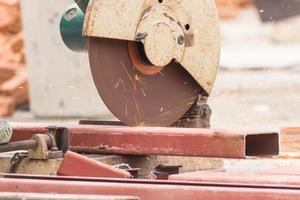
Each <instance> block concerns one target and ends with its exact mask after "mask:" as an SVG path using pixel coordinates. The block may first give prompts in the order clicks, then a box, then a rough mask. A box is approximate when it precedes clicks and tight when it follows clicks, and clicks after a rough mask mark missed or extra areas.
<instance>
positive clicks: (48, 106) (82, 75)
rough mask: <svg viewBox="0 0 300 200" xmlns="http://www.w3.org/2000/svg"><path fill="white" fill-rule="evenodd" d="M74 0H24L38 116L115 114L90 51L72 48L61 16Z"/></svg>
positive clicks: (33, 103) (34, 110)
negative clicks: (100, 88) (97, 82)
mask: <svg viewBox="0 0 300 200" xmlns="http://www.w3.org/2000/svg"><path fill="white" fill-rule="evenodd" d="M69 3H74V1H72V0H51V1H45V0H42V1H41V0H24V1H21V5H22V13H23V21H24V32H25V45H26V60H27V68H28V73H29V83H30V106H31V111H32V113H33V114H34V116H35V117H42V118H60V117H102V118H105V117H108V116H111V115H110V114H109V111H108V110H107V109H106V107H105V106H104V104H103V103H102V101H101V100H100V97H99V95H98V93H97V91H96V88H95V86H94V84H93V81H92V76H91V73H90V69H89V63H88V59H87V55H86V54H79V53H73V52H71V51H70V50H68V49H67V48H66V47H65V46H64V44H63V42H62V40H61V38H60V32H59V21H60V17H61V15H62V13H63V11H64V9H65V6H66V5H68V4H69Z"/></svg>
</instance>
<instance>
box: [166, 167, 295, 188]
mask: <svg viewBox="0 0 300 200" xmlns="http://www.w3.org/2000/svg"><path fill="white" fill-rule="evenodd" d="M169 180H171V181H190V182H201V183H227V184H235V185H245V184H250V185H253V186H255V185H262V186H279V187H286V186H295V187H297V188H298V189H300V176H299V175H297V174H293V175H288V174H285V175H280V174H267V173H257V172H247V173H242V172H225V171H198V172H188V173H182V174H176V175H171V176H170V177H169Z"/></svg>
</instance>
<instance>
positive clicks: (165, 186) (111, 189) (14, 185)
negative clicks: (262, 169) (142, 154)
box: [0, 176, 300, 200]
mask: <svg viewBox="0 0 300 200" xmlns="http://www.w3.org/2000/svg"><path fill="white" fill-rule="evenodd" d="M11 177H13V176H11ZM15 177H16V176H15ZM278 178H280V177H278ZM76 179H77V180H76ZM1 191H3V192H23V193H24V192H25V193H31V192H34V193H56V194H81V195H84V194H90V195H112V194H113V195H122V196H124V195H126V196H136V197H139V198H140V199H143V200H148V199H149V200H150V199H151V200H152V199H164V200H169V199H170V200H171V199H181V200H187V199H197V198H199V199H205V200H216V199H230V200H240V199H243V200H253V199H256V200H275V199H276V200H277V199H278V198H280V199H282V200H289V199H298V198H299V196H300V189H299V185H297V186H294V185H291V186H285V187H281V186H276V185H273V186H272V185H271V186H268V185H264V184H256V185H255V184H251V183H247V184H241V185H239V184H230V183H221V182H219V183H205V182H183V181H153V180H126V179H78V178H69V179H67V178H64V177H60V178H59V179H57V178H55V177H50V178H47V177H44V178H43V177H35V179H32V178H26V177H23V178H22V177H20V176H19V177H16V178H1V179H0V192H1Z"/></svg>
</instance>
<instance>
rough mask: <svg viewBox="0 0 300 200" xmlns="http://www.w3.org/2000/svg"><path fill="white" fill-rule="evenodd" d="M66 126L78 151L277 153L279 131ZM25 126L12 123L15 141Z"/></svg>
mask: <svg viewBox="0 0 300 200" xmlns="http://www.w3.org/2000/svg"><path fill="white" fill-rule="evenodd" d="M44 127H45V126H42V127H32V130H35V132H34V133H36V131H40V132H45V128H44ZM66 127H67V128H69V132H70V146H71V150H73V151H76V152H79V153H101V154H119V155H171V156H200V157H222V158H246V157H251V156H277V155H278V154H279V135H278V133H275V132H256V131H227V130H214V129H198V128H166V127H135V128H134V127H126V126H109V125H102V126H100V125H98V126H95V125H94V126H90V125H77V126H66ZM24 129H25V130H22V127H20V126H17V127H16V128H15V127H14V134H15V132H16V133H17V134H15V136H14V141H17V140H18V139H27V138H28V137H29V136H30V134H29V133H30V128H29V127H28V126H25V128H24ZM15 130H16V131H15ZM29 138H30V137H29Z"/></svg>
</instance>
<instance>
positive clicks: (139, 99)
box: [89, 38, 202, 126]
mask: <svg viewBox="0 0 300 200" xmlns="http://www.w3.org/2000/svg"><path fill="white" fill-rule="evenodd" d="M89 59H90V65H91V70H92V75H93V79H94V82H95V85H96V87H97V90H98V92H99V94H100V96H101V98H102V100H103V101H104V103H105V104H106V106H107V107H108V108H109V110H110V111H111V112H112V113H113V114H114V115H115V116H116V117H117V118H118V119H119V120H121V121H122V122H123V123H125V124H127V125H130V126H169V125H170V124H172V123H173V122H175V121H177V120H178V119H179V118H180V117H181V116H183V115H184V114H185V113H186V112H187V111H188V109H189V108H190V107H191V106H192V105H193V103H194V102H195V101H196V100H197V98H198V96H199V95H200V94H201V92H202V89H201V87H200V86H199V84H198V83H197V82H196V81H195V80H194V79H193V78H192V77H191V76H190V75H189V73H188V72H187V71H186V70H185V69H184V68H183V67H181V66H180V64H176V63H174V62H172V63H171V64H169V65H167V66H165V67H164V68H163V69H162V70H161V71H160V72H159V73H157V74H155V75H151V76H150V75H145V74H143V73H140V72H139V71H138V70H137V69H136V68H135V66H134V64H133V63H132V61H131V59H130V56H129V53H128V42H127V41H122V40H112V39H103V38H90V42H89Z"/></svg>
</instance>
